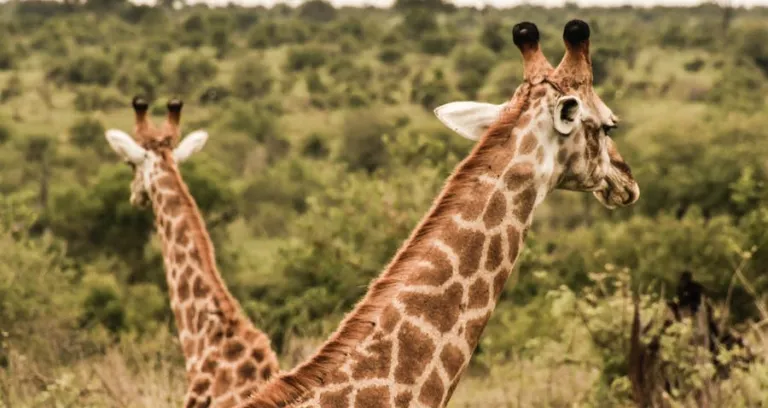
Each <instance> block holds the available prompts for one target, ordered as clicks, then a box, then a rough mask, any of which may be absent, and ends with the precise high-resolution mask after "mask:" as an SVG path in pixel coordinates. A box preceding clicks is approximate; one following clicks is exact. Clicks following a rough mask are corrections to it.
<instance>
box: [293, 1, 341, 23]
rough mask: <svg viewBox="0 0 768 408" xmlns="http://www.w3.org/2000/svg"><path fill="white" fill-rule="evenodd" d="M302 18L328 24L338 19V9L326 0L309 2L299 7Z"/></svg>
mask: <svg viewBox="0 0 768 408" xmlns="http://www.w3.org/2000/svg"><path fill="white" fill-rule="evenodd" d="M299 16H300V17H301V18H304V19H307V20H312V21H317V22H322V23H326V22H328V21H331V20H333V19H334V18H336V9H335V8H333V5H331V3H328V2H327V1H324V0H309V1H307V2H305V3H303V4H302V5H301V6H299Z"/></svg>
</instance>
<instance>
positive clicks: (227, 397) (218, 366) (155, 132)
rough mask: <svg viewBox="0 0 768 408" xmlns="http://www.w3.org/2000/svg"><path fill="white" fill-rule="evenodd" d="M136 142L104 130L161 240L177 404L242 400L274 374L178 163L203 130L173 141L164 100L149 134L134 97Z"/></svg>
mask: <svg viewBox="0 0 768 408" xmlns="http://www.w3.org/2000/svg"><path fill="white" fill-rule="evenodd" d="M133 105H134V109H135V110H136V118H137V123H136V127H135V135H136V139H137V141H138V142H139V143H138V144H137V143H136V142H135V141H134V140H133V139H132V138H131V137H130V136H129V135H127V134H125V133H124V132H121V131H119V130H109V131H108V132H107V139H108V140H109V142H110V145H112V147H113V148H114V149H115V150H116V151H117V152H118V153H119V154H121V155H122V156H123V158H125V159H126V160H127V161H128V162H129V163H131V165H132V166H133V167H134V170H135V177H134V180H133V182H132V184H131V202H132V203H133V204H134V205H137V206H144V205H146V204H147V203H148V202H149V203H151V205H152V209H153V211H154V214H155V221H156V227H157V230H158V234H159V236H160V239H161V242H162V252H163V259H164V265H165V270H166V281H167V283H168V289H169V293H170V299H171V309H172V310H173V314H174V317H175V321H176V326H177V328H178V332H179V340H180V343H181V346H182V349H183V352H184V358H185V361H186V372H187V379H188V383H189V385H188V390H187V393H186V395H185V401H184V406H185V407H188V408H192V407H200V408H202V407H211V408H219V407H221V408H223V407H231V406H234V405H235V404H237V403H238V402H240V401H243V400H244V399H245V398H246V396H247V395H250V394H251V393H253V392H254V391H256V390H257V389H258V388H259V386H261V385H262V384H263V383H264V382H265V381H266V380H267V379H268V378H270V377H271V376H272V374H274V373H276V372H277V370H278V365H277V357H276V355H275V353H274V352H273V351H272V349H271V344H270V341H269V338H268V337H267V336H266V335H265V334H264V333H263V332H261V331H260V330H258V329H257V328H255V327H254V326H253V324H252V323H251V322H250V321H249V319H248V318H247V317H246V315H245V314H244V313H243V312H242V311H241V310H240V306H239V304H238V302H237V300H236V299H235V298H234V297H233V296H232V295H231V294H230V293H229V291H228V290H227V288H226V285H225V284H224V282H223V280H222V278H221V275H220V274H219V272H218V271H217V269H216V264H215V255H214V249H213V244H212V243H211V240H210V237H209V236H208V232H207V230H206V228H205V223H204V221H203V219H202V217H201V215H200V212H199V210H198V208H197V205H196V203H195V201H194V199H193V198H192V196H191V194H190V193H189V190H188V189H187V186H186V184H185V183H184V181H183V179H182V177H181V173H180V172H179V169H178V166H177V162H180V161H183V160H185V159H187V158H188V157H189V156H190V155H191V154H193V153H194V152H196V151H198V150H200V149H201V148H202V146H203V144H204V143H205V141H206V140H207V133H205V132H203V131H197V132H193V133H192V134H190V135H188V136H187V137H186V138H185V139H184V140H183V141H182V142H181V144H179V146H177V147H176V148H175V149H173V145H174V144H175V141H176V140H177V139H178V122H179V116H180V111H181V103H180V102H178V103H177V102H169V105H168V107H169V118H168V120H167V121H166V123H165V124H164V125H163V127H162V128H161V129H155V128H154V127H153V126H152V124H151V123H150V122H149V121H148V119H147V118H146V108H147V105H146V103H145V102H143V101H141V100H140V99H134V103H133Z"/></svg>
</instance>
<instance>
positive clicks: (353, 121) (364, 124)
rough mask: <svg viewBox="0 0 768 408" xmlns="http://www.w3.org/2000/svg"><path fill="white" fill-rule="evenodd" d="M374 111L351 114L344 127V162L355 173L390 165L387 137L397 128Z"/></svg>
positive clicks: (371, 170)
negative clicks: (385, 141)
mask: <svg viewBox="0 0 768 408" xmlns="http://www.w3.org/2000/svg"><path fill="white" fill-rule="evenodd" d="M388 122H389V120H388V119H386V118H384V117H382V116H381V115H378V114H377V113H376V111H375V110H363V111H358V112H354V113H349V114H347V115H346V116H345V118H344V123H343V125H342V130H341V134H342V147H341V152H340V154H341V160H342V161H344V162H345V163H346V164H347V165H348V166H349V167H350V168H351V169H353V170H366V171H368V172H373V171H374V170H376V169H378V168H380V167H382V166H384V165H385V164H386V163H387V160H388V157H387V151H386V147H385V145H384V136H385V135H387V134H388V133H390V132H392V131H393V130H394V128H393V127H392V125H391V124H389V123H388Z"/></svg>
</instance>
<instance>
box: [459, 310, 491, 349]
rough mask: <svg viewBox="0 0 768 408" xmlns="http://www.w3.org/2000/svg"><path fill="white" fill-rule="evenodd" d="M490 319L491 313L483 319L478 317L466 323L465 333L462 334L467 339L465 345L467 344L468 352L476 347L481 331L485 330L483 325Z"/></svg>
mask: <svg viewBox="0 0 768 408" xmlns="http://www.w3.org/2000/svg"><path fill="white" fill-rule="evenodd" d="M490 317H491V313H490V312H488V313H486V314H485V316H483V317H478V318H477V319H475V320H470V321H468V322H467V331H466V333H464V336H465V338H466V339H467V344H469V349H470V350H474V349H475V347H476V346H477V342H478V341H479V340H480V335H481V334H483V329H485V325H486V324H488V319H489V318H490Z"/></svg>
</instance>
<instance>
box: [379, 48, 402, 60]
mask: <svg viewBox="0 0 768 408" xmlns="http://www.w3.org/2000/svg"><path fill="white" fill-rule="evenodd" d="M401 59H403V52H402V51H400V50H399V49H397V48H395V47H385V48H383V49H382V50H381V51H379V61H381V62H383V63H385V64H393V63H397V62H399V61H400V60H401Z"/></svg>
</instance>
